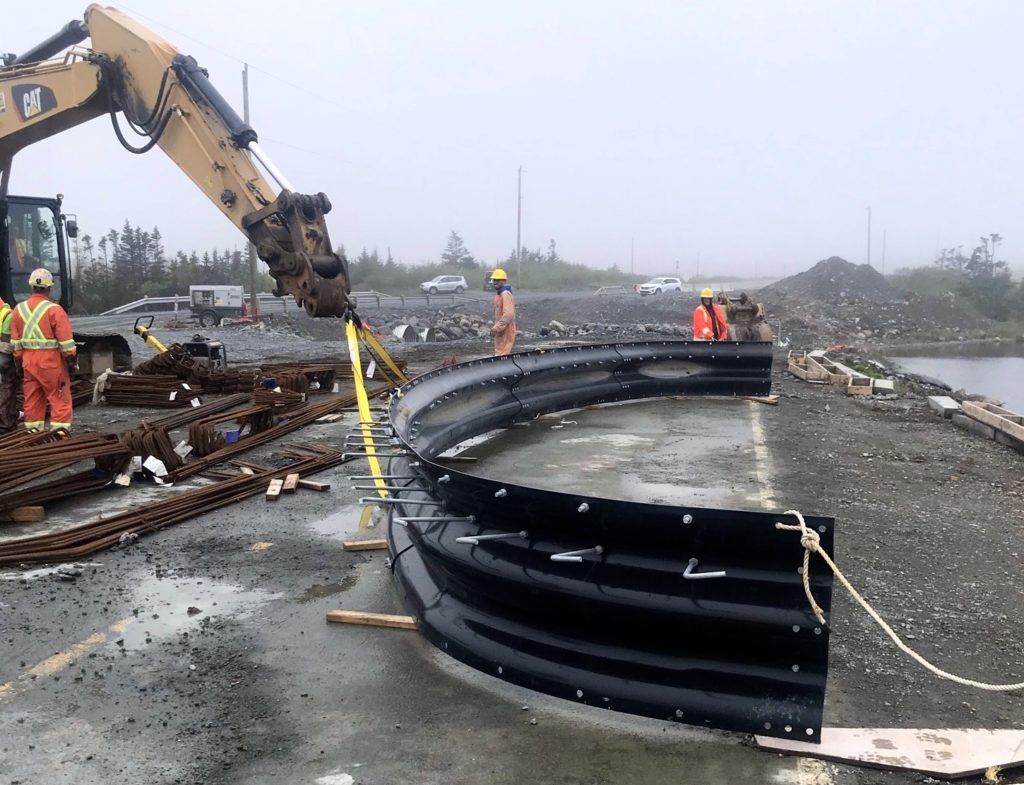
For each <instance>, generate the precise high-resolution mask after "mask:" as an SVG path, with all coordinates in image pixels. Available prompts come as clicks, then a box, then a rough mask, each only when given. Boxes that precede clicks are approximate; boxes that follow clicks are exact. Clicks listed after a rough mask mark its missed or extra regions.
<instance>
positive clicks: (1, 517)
mask: <svg viewBox="0 0 1024 785" xmlns="http://www.w3.org/2000/svg"><path fill="white" fill-rule="evenodd" d="M45 518H46V510H44V509H43V508H42V507H41V506H38V505H30V506H27V507H12V508H11V509H8V510H0V523H39V522H40V521H42V520H44V519H45Z"/></svg>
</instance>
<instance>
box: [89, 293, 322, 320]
mask: <svg viewBox="0 0 1024 785" xmlns="http://www.w3.org/2000/svg"><path fill="white" fill-rule="evenodd" d="M256 298H257V300H258V302H259V304H260V313H304V311H303V310H302V309H301V308H300V307H299V306H298V305H296V303H295V300H293V299H291V298H290V297H275V296H274V295H273V294H271V293H270V292H260V293H259V294H257V295H256ZM183 312H184V313H191V312H192V303H191V301H190V300H189V297H188V295H186V294H176V295H170V296H167V297H142V298H140V299H138V300H133V301H132V302H130V303H125V304H124V305H119V306H117V307H116V308H111V309H110V310H108V311H103V313H100V314H97V315H98V316H120V315H126V314H133V315H144V314H161V313H183Z"/></svg>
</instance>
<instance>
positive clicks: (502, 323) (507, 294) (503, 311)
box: [491, 267, 516, 357]
mask: <svg viewBox="0 0 1024 785" xmlns="http://www.w3.org/2000/svg"><path fill="white" fill-rule="evenodd" d="M491 284H492V285H493V286H494V325H493V326H492V327H491V335H492V336H493V337H494V356H495V357H501V356H502V355H505V354H511V353H512V345H513V344H514V343H515V342H516V303H515V300H513V299H512V287H511V286H509V285H508V276H507V275H506V274H505V271H504V270H502V269H501V268H500V267H499V268H498V269H497V270H495V271H494V272H493V273H491Z"/></svg>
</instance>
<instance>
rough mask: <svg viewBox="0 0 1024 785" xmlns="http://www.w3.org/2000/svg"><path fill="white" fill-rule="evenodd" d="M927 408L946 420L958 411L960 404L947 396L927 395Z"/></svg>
mask: <svg viewBox="0 0 1024 785" xmlns="http://www.w3.org/2000/svg"><path fill="white" fill-rule="evenodd" d="M928 406H929V407H930V408H931V409H932V410H934V411H936V412H938V413H939V414H941V415H942V416H943V417H945V418H946V419H947V420H948V419H950V418H952V416H953V415H954V414H955V413H957V412H959V411H960V404H959V403H957V402H956V401H955V400H953V399H952V398H950V397H949V396H948V395H929V396H928Z"/></svg>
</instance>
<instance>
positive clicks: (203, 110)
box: [0, 4, 349, 316]
mask: <svg viewBox="0 0 1024 785" xmlns="http://www.w3.org/2000/svg"><path fill="white" fill-rule="evenodd" d="M86 37H88V38H89V39H90V46H89V47H88V48H81V47H77V46H74V45H75V44H78V43H80V42H81V41H83V40H85V38H86ZM68 47H73V48H72V49H70V50H69V51H65V50H67V49H68ZM61 53H63V54H62V55H61V56H60V57H59V58H57V59H49V58H52V57H53V56H54V55H60V54H61ZM5 62H6V64H5V65H4V66H2V67H0V198H2V197H4V196H6V194H7V185H8V182H9V179H10V172H11V164H12V161H13V159H14V156H15V154H16V153H17V152H18V151H19V150H21V149H22V148H24V147H26V146H28V145H30V144H33V143H35V142H38V141H40V140H42V139H45V138H47V137H50V136H53V135H54V134H58V133H60V132H61V131H65V130H67V129H69V128H72V127H74V126H76V125H79V124H80V123H83V122H85V121H86V120H91V119H93V118H95V117H99V116H100V115H102V114H109V115H110V118H111V121H112V123H113V127H114V132H115V133H116V135H117V137H118V139H119V140H120V142H121V144H122V145H123V146H124V147H125V149H127V150H128V151H129V152H133V153H143V152H146V151H148V150H149V149H151V148H152V147H154V146H158V147H160V149H161V150H163V151H164V152H165V153H166V154H167V155H168V156H170V157H171V159H172V160H173V161H174V162H175V163H176V164H177V165H178V166H179V167H180V168H181V169H182V171H184V172H185V174H186V175H188V177H189V179H190V180H192V182H193V183H195V184H196V186H197V187H198V188H199V189H200V190H202V191H203V193H205V194H206V196H207V197H208V198H209V199H210V201H211V202H213V203H214V204H215V205H216V206H217V207H218V208H219V209H220V210H221V212H223V213H224V215H226V216H227V217H228V219H229V220H230V221H231V222H232V223H233V224H234V225H235V226H237V227H238V228H239V229H240V230H241V231H242V232H243V234H245V235H246V236H247V237H248V238H249V240H250V241H251V242H252V243H253V244H254V245H255V247H256V252H257V254H258V255H259V257H260V258H261V259H262V260H263V261H264V262H266V264H267V266H268V267H269V268H270V274H271V275H272V276H273V277H274V279H275V280H276V281H277V291H276V292H275V293H276V294H278V295H279V296H280V295H283V294H285V293H290V294H292V295H293V296H294V297H295V299H296V300H297V301H298V302H299V303H300V304H301V305H303V306H304V308H305V309H306V312H307V313H309V314H310V315H311V316H340V315H342V314H343V313H344V312H345V310H346V309H347V307H348V293H349V283H348V266H347V263H346V261H345V258H344V257H343V256H342V255H340V254H337V253H335V252H334V250H333V249H332V247H331V241H330V236H329V235H328V232H327V224H326V222H325V220H324V215H325V214H326V213H327V212H329V211H330V209H331V203H330V201H328V199H327V197H326V196H325V195H324V194H322V193H318V194H312V195H308V194H301V193H297V192H296V191H295V189H294V188H293V187H292V186H291V184H290V183H289V182H288V180H287V179H286V178H285V176H284V175H283V174H282V173H281V172H280V171H279V170H278V169H277V168H276V167H275V166H274V164H273V162H272V161H271V160H270V159H269V158H268V157H267V155H266V153H265V152H264V151H263V150H262V148H261V147H260V145H259V141H258V137H257V134H256V131H254V130H253V129H252V128H251V127H250V126H249V125H248V124H247V123H245V122H244V121H243V120H242V119H241V118H240V117H239V116H238V114H237V113H236V112H235V111H234V109H232V108H231V106H230V104H228V102H227V101H226V100H225V99H224V97H223V96H222V95H221V94H220V93H219V92H218V91H217V89H216V88H215V87H214V86H213V84H212V83H211V82H210V80H209V79H208V77H207V73H206V71H205V70H203V69H202V68H200V67H199V65H198V64H197V63H196V61H195V60H194V59H193V58H192V57H190V56H187V55H183V54H181V52H179V51H178V50H177V49H176V48H175V47H174V46H173V45H172V44H170V43H169V42H167V41H165V40H164V39H163V38H161V37H160V36H158V35H157V34H156V33H154V32H153V31H151V30H149V29H147V28H146V27H144V26H143V25H141V24H139V23H138V22H136V21H135V20H134V19H131V18H130V17H128V16H127V15H125V14H123V13H121V12H120V11H118V10H117V9H114V8H108V7H104V6H101V5H96V4H94V5H90V6H89V7H88V8H87V9H86V12H85V21H84V23H83V22H77V21H75V22H71V23H69V24H68V25H67V26H66V27H64V28H63V29H62V30H61V31H60V32H59V33H57V34H55V35H54V36H52V37H51V38H49V39H47V40H46V41H44V42H42V43H41V44H39V45H38V46H36V47H34V48H33V49H31V50H29V51H28V52H25V53H23V54H22V55H21V56H19V57H11V56H8V57H7V58H5ZM122 123H124V124H126V125H128V126H130V128H131V130H132V131H133V135H136V136H137V137H138V138H139V139H140V140H141V142H140V143H138V144H133V143H132V142H131V141H130V139H129V135H128V134H126V133H125V130H124V129H123V128H122ZM257 161H258V162H259V163H260V164H261V165H262V166H263V168H264V169H265V170H266V172H267V173H268V174H269V176H270V178H271V179H272V180H273V182H274V183H275V184H276V185H272V184H271V183H270V182H269V181H268V180H267V179H266V178H265V177H264V175H263V173H262V172H261V171H260V169H259V168H257V166H256V162H257Z"/></svg>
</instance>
